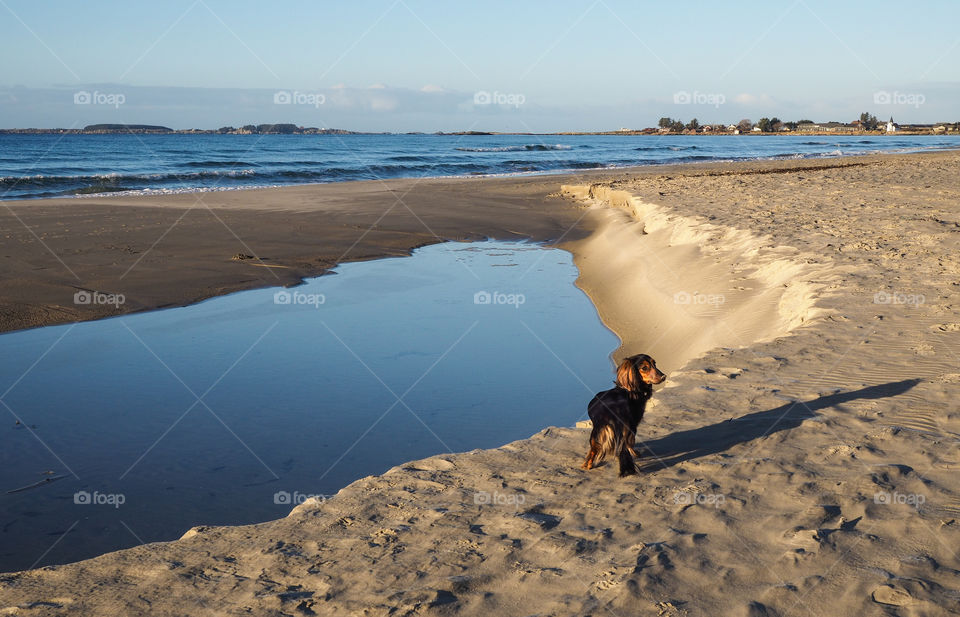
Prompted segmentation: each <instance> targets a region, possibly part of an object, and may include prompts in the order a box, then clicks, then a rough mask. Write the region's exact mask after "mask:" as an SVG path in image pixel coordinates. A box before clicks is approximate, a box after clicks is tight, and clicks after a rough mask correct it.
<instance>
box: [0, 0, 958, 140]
mask: <svg viewBox="0 0 960 617" xmlns="http://www.w3.org/2000/svg"><path fill="white" fill-rule="evenodd" d="M958 18H960V3H958V2H956V1H954V0H943V1H929V2H924V1H915V2H910V3H906V2H882V1H877V2H836V1H832V2H823V1H819V0H789V1H786V2H773V1H768V2H739V3H719V2H713V1H704V2H672V3H667V2H661V3H652V2H637V1H634V2H620V1H615V0H589V1H583V2H575V1H555V2H516V1H514V2H483V3H456V2H430V1H418V0H387V1H384V2H380V1H369V2H367V1H354V2H349V3H342V2H284V1H282V0H280V1H278V2H276V3H272V4H269V5H268V4H266V3H263V2H221V1H216V0H189V1H176V0H170V1H165V2H154V3H148V2H106V1H105V2H91V3H78V2H75V1H50V2H46V1H44V2H38V1H36V0H24V1H21V0H0V57H2V58H3V62H2V63H0V127H5V128H6V127H23V126H42V127H53V126H63V127H72V126H84V125H86V124H91V123H96V122H126V123H152V124H163V125H167V126H171V127H175V128H188V127H199V128H216V127H219V126H223V125H241V124H248V123H254V124H256V123H261V122H294V123H297V124H300V125H306V126H322V127H340V128H348V129H354V130H369V131H388V130H395V131H436V130H447V131H449V130H467V129H473V130H499V131H509V130H513V131H558V130H607V129H617V128H620V127H631V128H642V127H644V126H651V125H655V124H656V121H657V119H658V118H659V117H661V116H671V117H674V118H681V119H683V120H688V119H690V118H692V117H697V118H698V119H699V120H700V121H701V122H736V121H738V120H739V119H741V118H751V119H753V120H757V119H759V118H760V117H762V116H778V117H780V118H782V119H799V118H801V117H804V118H811V119H814V120H818V121H826V120H842V121H849V120H852V119H854V118H855V117H857V116H858V115H859V113H860V112H862V111H870V112H872V113H875V114H876V115H877V116H879V117H881V118H883V119H886V118H887V117H889V116H891V115H892V116H894V117H895V118H896V119H897V120H898V121H903V122H934V121H945V120H958V119H960V104H958V103H960V68H958V67H960V31H958V30H957V28H956V26H957V24H958V23H960V19H958ZM78 93H80V94H81V96H80V98H79V99H77V100H78V101H79V102H75V96H76V95H78ZM82 93H87V94H88V95H89V96H87V97H86V98H84V97H83V95H82ZM284 93H285V94H284ZM487 95H489V96H487ZM278 97H279V98H278ZM84 101H89V102H84Z"/></svg>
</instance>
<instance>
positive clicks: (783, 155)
mask: <svg viewBox="0 0 960 617" xmlns="http://www.w3.org/2000/svg"><path fill="white" fill-rule="evenodd" d="M958 147H960V137H958V136H933V135H918V136H894V135H890V136H886V135H865V136H862V137H861V136H832V137H831V136H827V135H823V136H810V135H795V136H780V135H777V136H752V135H743V136H729V135H725V136H712V137H711V136H694V135H689V136H684V135H671V136H648V135H185V134H173V135H40V134H38V135H22V134H4V135H0V199H4V200H9V199H37V198H50V197H86V196H90V195H100V194H105V193H126V194H157V193H180V192H192V191H219V190H237V189H244V188H253V187H267V186H284V185H291V184H307V183H326V182H340V181H346V180H376V179H386V178H404V177H415V178H420V177H432V176H479V175H508V174H536V173H545V172H556V171H576V170H584V169H602V168H615V167H627V166H634V165H654V164H661V163H690V162H699V161H739V160H757V159H789V158H798V159H799V158H816V157H836V156H849V155H857V154H874V153H883V152H916V151H922V150H937V149H947V148H958Z"/></svg>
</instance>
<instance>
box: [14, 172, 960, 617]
mask: <svg viewBox="0 0 960 617" xmlns="http://www.w3.org/2000/svg"><path fill="white" fill-rule="evenodd" d="M958 171H960V154H958V153H937V154H927V155H912V156H885V157H871V158H863V159H856V160H851V159H848V160H844V161H827V162H823V161H820V162H816V163H811V162H797V163H764V164H749V165H711V166H690V167H686V168H683V169H677V168H673V169H662V168H661V169H652V170H644V171H642V172H636V173H627V172H618V173H617V174H615V175H613V176H610V175H609V174H608V175H593V176H589V177H584V176H580V177H566V178H551V177H543V178H538V179H536V180H535V181H529V180H525V181H523V182H519V181H517V180H511V181H502V183H501V184H499V185H495V184H486V183H483V184H473V185H472V187H484V188H486V187H493V188H494V189H496V187H497V186H499V187H500V188H499V189H496V190H501V191H502V192H501V195H505V194H509V195H511V197H510V198H509V200H508V201H509V202H510V203H511V204H514V205H515V206H513V207H517V208H522V209H523V212H519V211H515V213H516V219H515V221H514V222H516V223H517V225H516V226H515V227H514V226H511V227H510V229H512V230H513V231H517V232H519V233H532V232H531V231H529V229H528V228H527V227H524V225H528V224H529V223H530V221H529V220H527V219H529V218H531V217H535V216H543V217H544V220H545V221H546V222H544V223H541V224H542V227H541V232H542V233H543V235H542V236H541V237H554V238H556V237H559V234H555V233H553V232H554V231H556V230H557V229H561V228H562V227H563V224H564V223H572V222H576V221H580V223H579V225H578V228H577V231H576V232H575V233H574V234H573V235H572V236H571V237H573V238H574V241H571V242H568V243H566V244H565V245H564V247H565V248H568V249H570V250H572V251H573V253H574V256H575V259H576V263H577V265H578V267H579V268H580V270H581V279H580V281H579V284H580V285H581V286H582V287H583V288H584V289H585V290H586V291H587V292H588V293H589V294H590V296H591V297H592V298H593V300H594V302H595V303H596V304H597V307H598V309H599V311H600V314H601V317H602V318H603V319H604V320H605V321H606V323H607V324H608V325H610V326H611V327H612V328H613V329H614V330H615V331H616V332H617V333H618V334H619V335H620V337H621V339H622V341H623V347H622V349H621V350H620V352H619V353H620V354H625V353H635V352H637V351H646V352H649V353H652V354H653V355H654V356H655V357H656V358H657V360H658V364H659V365H660V366H661V368H663V369H664V370H665V371H667V373H668V375H669V381H668V382H667V384H666V386H665V387H663V388H661V389H659V391H658V392H656V393H655V395H654V399H653V404H652V406H651V407H650V409H649V412H648V415H647V418H646V421H645V423H644V424H643V425H641V427H640V430H639V431H638V440H639V441H640V442H641V444H642V445H643V446H644V448H645V452H646V456H645V459H644V461H642V463H641V467H642V469H643V472H642V474H641V475H640V476H638V477H636V478H630V479H627V480H620V479H618V478H617V477H616V473H615V472H614V470H613V469H612V468H611V466H610V465H609V464H607V465H602V466H600V467H599V468H597V469H595V470H593V471H590V472H585V471H582V470H580V469H579V463H580V460H581V457H582V456H583V454H584V453H585V444H586V430H585V429H582V428H581V429H576V428H550V429H546V430H544V431H543V432H542V433H540V434H538V435H536V436H534V437H533V438H531V439H529V440H525V441H520V442H516V443H513V444H509V445H506V446H503V447H501V448H498V449H495V450H486V451H473V452H469V453H465V454H458V455H442V456H436V457H432V458H429V459H425V460H422V461H415V462H412V463H409V464H406V465H403V466H400V467H397V468H394V469H392V470H390V471H388V472H387V473H385V474H384V475H382V476H377V477H370V478H365V479H363V480H360V481H358V482H355V483H354V484H352V485H350V486H349V487H347V488H345V489H343V490H342V491H340V493H338V494H337V495H336V496H335V497H333V498H331V499H329V500H327V501H325V502H323V503H321V502H317V501H310V502H307V503H306V504H304V505H302V506H299V507H297V508H296V509H295V510H294V511H293V512H292V513H291V514H290V515H289V516H288V517H287V518H284V519H281V520H278V521H272V522H268V523H263V524H260V525H253V526H246V527H220V528H197V529H195V530H191V531H190V532H188V533H187V534H186V535H185V537H184V539H182V540H180V541H177V542H170V543H162V544H153V545H147V546H142V547H138V548H133V549H129V550H125V551H120V552H117V553H112V554H108V555H104V556H102V557H99V558H96V559H92V560H89V561H84V562H80V563H77V564H71V565H66V566H56V567H48V568H42V569H40V570H34V571H29V572H22V573H15V574H8V575H0V614H15V615H57V614H71V615H122V614H151V615H184V614H193V615H237V614H251V615H310V614H318V615H333V614H356V615H419V614H424V615H429V614H437V615H442V614H491V615H535V614H536V615H588V614H593V615H614V616H617V617H619V616H621V615H622V616H626V615H805V616H806V615H822V616H824V617H827V616H832V615H903V616H907V615H942V614H956V613H958V612H960V593H958V589H960V557H958V551H960V481H958V479H957V477H958V476H957V472H958V470H960V450H958V447H957V446H958V443H960V410H958V404H957V402H956V401H957V400H958V399H960V368H958V366H960V358H958V354H960V304H958V291H960V290H958V279H960V224H958V207H960V206H958V204H960V183H958V182H957V181H956V178H957V175H958ZM601 180H603V181H601ZM438 182H439V181H438ZM444 183H452V184H450V187H451V188H450V189H449V191H450V193H449V194H450V195H451V196H453V195H455V194H456V192H457V191H456V190H455V187H456V186H457V185H459V186H460V187H462V188H461V189H460V190H461V194H463V193H462V192H463V191H469V190H470V188H472V187H471V185H469V184H467V183H465V182H461V183H457V182H454V181H444V182H440V184H441V185H443V184H444ZM561 184H565V185H566V186H565V187H564V189H563V194H565V195H566V196H567V197H566V198H565V199H566V201H561V200H559V199H557V198H554V199H551V200H548V201H546V202H544V201H543V199H541V198H540V197H538V195H545V194H546V193H550V192H555V191H557V190H559V189H560V185H561ZM551 186H552V189H551V188H550V187H551ZM518 187H520V188H518ZM300 190H302V191H304V192H303V193H298V194H302V195H304V196H307V195H308V194H309V190H308V189H300ZM525 191H526V193H525V194H526V196H527V197H526V201H523V200H521V201H523V205H522V206H516V204H518V203H519V202H518V201H516V200H517V197H516V196H517V195H518V194H524V192H525ZM293 192H295V191H291V193H293ZM483 197H484V196H483V194H482V193H481V194H473V195H471V199H473V200H474V201H475V202H476V203H479V202H481V201H483ZM305 198H306V197H305ZM236 199H239V197H236ZM505 199H506V198H505ZM27 207H31V206H17V208H27ZM413 209H414V210H417V208H416V207H414V208H413ZM505 211H511V208H505ZM489 214H490V212H482V213H478V214H477V216H478V218H477V219H476V220H474V221H473V222H474V224H475V226H476V227H477V228H478V229H479V228H494V227H497V226H500V227H501V228H506V224H505V222H504V221H501V220H498V221H497V222H496V224H494V223H491V222H490V221H489V220H485V219H484V218H483V217H484V216H487V215H489ZM581 215H582V217H581ZM117 216H121V215H120V214H117ZM264 216H265V217H266V215H264ZM438 216H439V214H438ZM461 216H465V215H464V214H462V215H461ZM267 218H269V217H267ZM50 220H53V219H50ZM460 222H461V223H463V220H461V221H460ZM455 223H456V222H455V221H451V225H453V224H455ZM511 225H512V224H511ZM587 231H590V232H591V233H589V234H588V233H587ZM108 232H109V233H105V236H106V237H107V238H109V237H110V236H111V235H116V230H115V229H113V228H111V229H110V230H108ZM39 233H40V232H39V231H38V234H39ZM438 235H441V234H438ZM490 235H496V234H490ZM254 236H255V234H254ZM107 238H105V240H106V239H107ZM111 241H112V240H111ZM278 246H279V245H278ZM264 284H267V283H264ZM555 370H562V369H560V368H556V369H555ZM573 378H574V377H573V376H571V379H573ZM591 395H592V392H587V391H585V392H584V397H583V400H582V401H571V403H570V404H571V405H572V406H575V407H578V408H583V407H585V403H586V401H587V400H589V397H590V396H591Z"/></svg>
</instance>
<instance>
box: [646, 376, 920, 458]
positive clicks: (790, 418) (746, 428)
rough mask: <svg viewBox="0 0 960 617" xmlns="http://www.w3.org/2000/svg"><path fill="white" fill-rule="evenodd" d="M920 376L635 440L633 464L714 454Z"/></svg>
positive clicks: (901, 388)
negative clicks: (637, 457) (637, 451)
mask: <svg viewBox="0 0 960 617" xmlns="http://www.w3.org/2000/svg"><path fill="white" fill-rule="evenodd" d="M921 381H923V380H922V379H904V380H903V381H893V382H890V383H886V384H881V385H879V386H870V387H867V388H861V389H860V390H853V391H852V392H838V393H837V394H829V395H826V396H821V397H820V398H816V399H813V400H812V401H807V402H800V401H798V402H794V403H787V404H785V405H781V406H780V407H776V408H774V409H768V410H766V411H758V412H755V413H750V414H747V415H745V416H741V417H739V418H732V419H730V420H724V421H723V422H717V423H716V424H711V425H709V426H702V427H700V428H695V429H690V430H688V431H680V432H678V433H671V434H670V435H667V436H665V437H661V438H660V439H654V440H652V441H646V442H639V443H638V445H640V446H642V448H643V451H642V456H643V459H644V460H643V461H641V462H640V464H639V465H638V466H637V467H638V469H639V471H641V472H651V471H656V470H658V469H665V468H667V467H671V466H673V465H676V464H677V463H682V462H684V461H689V460H692V459H695V458H700V457H701V456H707V455H710V454H717V453H718V452H723V451H724V450H729V449H730V448H732V447H733V446H736V445H738V444H742V443H747V442H748V441H753V440H754V439H759V438H761V437H765V436H766V435H771V434H773V433H777V432H779V431H785V430H788V429H792V428H796V427H798V426H800V425H801V424H802V423H803V421H804V420H808V419H810V418H815V417H817V415H818V414H817V413H816V412H817V411H818V410H820V409H824V408H826V407H833V406H835V405H840V404H842V403H846V402H849V401H853V400H857V399H878V398H889V397H891V396H897V395H898V394H903V393H904V392H906V391H907V390H909V389H911V388H912V387H914V386H915V385H917V384H918V383H920V382H921Z"/></svg>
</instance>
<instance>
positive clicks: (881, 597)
mask: <svg viewBox="0 0 960 617" xmlns="http://www.w3.org/2000/svg"><path fill="white" fill-rule="evenodd" d="M871 596H872V597H873V601H874V602H877V603H878V604H889V605H891V606H906V605H908V604H912V603H913V596H911V595H910V594H909V593H907V592H906V591H904V590H903V589H899V588H897V587H894V586H893V585H881V586H879V587H877V588H876V589H874V590H873V594H871Z"/></svg>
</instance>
